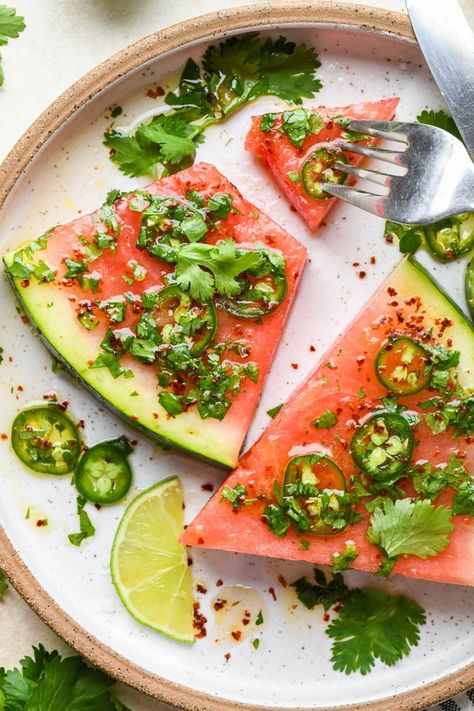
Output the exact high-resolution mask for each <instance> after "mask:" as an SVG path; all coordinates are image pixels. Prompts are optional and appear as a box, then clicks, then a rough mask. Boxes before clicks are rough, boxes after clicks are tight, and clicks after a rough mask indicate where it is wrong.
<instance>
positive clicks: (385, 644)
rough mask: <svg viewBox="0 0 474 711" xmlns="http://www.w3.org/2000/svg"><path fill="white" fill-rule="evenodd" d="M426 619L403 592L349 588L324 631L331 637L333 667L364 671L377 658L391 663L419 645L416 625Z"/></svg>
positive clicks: (347, 671) (421, 623) (419, 608)
mask: <svg viewBox="0 0 474 711" xmlns="http://www.w3.org/2000/svg"><path fill="white" fill-rule="evenodd" d="M425 622H426V617H425V614H424V611H423V609H422V608H421V607H420V605H418V603H416V602H415V601H414V600H410V599H409V598H407V597H404V596H403V595H395V596H392V595H389V594H388V593H387V592H385V591H384V590H379V589H375V588H362V589H354V590H350V591H349V592H348V594H347V595H346V597H345V599H344V602H343V606H342V609H341V610H340V612H339V617H337V618H336V619H335V620H333V621H332V622H331V624H330V625H329V627H328V628H327V630H326V634H327V635H328V636H329V637H331V639H333V640H334V642H333V645H332V657H331V661H332V663H333V666H334V669H335V670H337V671H343V672H345V673H346V674H350V673H351V672H355V671H359V672H360V673H361V674H367V673H368V672H370V671H371V669H372V667H373V666H374V663H375V660H376V659H380V660H381V661H382V662H383V663H384V664H387V665H388V666H392V665H393V664H395V662H397V661H398V660H399V659H401V658H402V657H403V656H404V655H406V654H409V652H410V650H411V647H415V646H416V645H417V644H418V642H419V639H420V636H419V631H418V628H419V626H420V625H423V624H424V623H425Z"/></svg>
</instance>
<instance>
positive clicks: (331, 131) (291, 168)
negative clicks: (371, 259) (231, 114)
mask: <svg viewBox="0 0 474 711" xmlns="http://www.w3.org/2000/svg"><path fill="white" fill-rule="evenodd" d="M398 102H399V99H398V98H396V97H395V98H392V99H381V100H380V101H365V102H363V103H361V104H352V105H350V106H337V107H335V108H327V107H324V106H319V107H317V108H314V109H311V111H312V112H313V113H314V114H316V115H318V116H320V117H321V119H322V121H321V128H320V126H318V129H319V130H318V132H317V133H311V134H309V135H307V136H306V138H305V139H304V141H303V143H302V144H301V146H296V145H294V143H292V142H291V140H290V139H289V138H288V137H287V135H285V134H284V133H282V132H281V130H280V128H281V126H282V114H275V119H274V126H273V128H271V129H270V130H266V131H262V130H261V127H262V118H263V117H262V116H253V117H252V125H251V127H250V130H249V132H248V134H247V138H246V142H245V147H246V149H247V150H248V151H250V152H251V153H253V154H254V155H256V156H257V157H258V158H261V159H262V160H264V161H265V162H266V163H267V165H268V167H269V169H270V171H271V173H272V174H273V177H274V178H275V180H276V182H277V183H278V185H279V186H280V187H281V189H282V190H283V192H284V194H285V195H286V197H287V199H288V200H289V202H290V203H291V205H293V207H294V208H295V209H296V211H297V212H298V213H299V214H300V215H301V217H302V218H303V220H305V222H307V223H308V225H309V227H310V229H311V230H312V231H313V232H314V231H316V230H317V229H318V227H319V225H320V224H321V222H322V221H323V220H324V218H325V217H326V215H327V214H328V213H329V211H330V210H331V208H332V207H333V206H334V205H335V203H336V198H327V197H326V198H323V199H317V198H315V197H311V195H309V194H308V193H307V192H306V190H305V188H304V183H303V180H302V177H301V173H302V167H303V165H304V164H305V163H306V161H307V160H308V158H309V157H310V156H311V154H312V153H313V151H314V150H315V149H317V148H318V147H321V146H327V145H329V146H331V145H335V144H334V141H337V139H340V138H341V134H342V133H343V131H344V125H343V124H341V122H338V119H347V118H353V119H371V120H390V119H392V118H393V117H394V115H395V111H396V109H397V106H398ZM331 117H338V118H337V119H334V118H331ZM264 127H265V126H264ZM372 142H373V141H372ZM365 143H368V141H365ZM345 155H346V158H347V160H348V161H349V162H350V163H351V164H352V165H359V164H360V163H361V162H362V161H363V160H364V158H363V156H360V155H356V154H355V153H346V154H345Z"/></svg>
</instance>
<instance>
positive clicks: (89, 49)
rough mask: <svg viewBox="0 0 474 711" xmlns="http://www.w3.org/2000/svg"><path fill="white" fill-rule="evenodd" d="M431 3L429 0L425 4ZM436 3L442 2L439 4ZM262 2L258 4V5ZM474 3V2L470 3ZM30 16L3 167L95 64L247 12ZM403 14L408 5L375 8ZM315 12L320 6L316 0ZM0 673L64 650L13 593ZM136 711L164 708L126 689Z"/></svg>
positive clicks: (6, 91)
mask: <svg viewBox="0 0 474 711" xmlns="http://www.w3.org/2000/svg"><path fill="white" fill-rule="evenodd" d="M428 1H431V0H426V2H428ZM435 1H438V0H435ZM257 2H259V0H254V2H253V4H255V3H257ZM471 2H472V0H471ZM8 4H13V5H15V6H16V8H17V10H18V12H19V14H22V15H24V16H25V19H26V22H27V29H26V30H25V32H24V33H23V34H22V35H21V37H20V38H19V39H17V40H14V41H12V42H11V43H10V44H9V45H8V47H6V48H4V51H3V52H2V54H3V64H4V69H5V75H6V78H5V85H4V86H3V88H2V89H0V160H1V159H3V158H4V157H5V155H6V154H7V153H8V151H9V150H10V148H11V147H12V146H13V145H14V143H15V141H16V140H17V139H18V138H19V137H20V136H21V134H22V133H23V132H24V131H25V130H26V128H27V127H28V126H29V125H30V124H31V122H32V121H33V120H34V119H35V118H36V117H37V115H38V114H39V113H40V112H41V111H42V110H43V109H44V108H46V107H47V106H48V104H49V103H51V101H53V100H54V99H55V98H56V97H57V96H58V95H59V94H60V93H61V92H62V91H63V90H64V89H66V88H67V87H68V86H69V85H70V84H71V83H73V82H74V81H75V80H76V79H78V78H79V77H80V76H81V75H83V74H84V73H85V72H87V71H89V70H90V69H92V68H93V67H94V66H95V65H96V64H97V63H99V62H101V61H102V60H104V59H106V58H107V57H108V56H110V55H111V54H113V53H114V52H116V51H118V50H120V49H121V48H123V47H125V46H126V45H128V44H130V43H131V42H134V41H135V40H137V39H139V38H140V37H143V36H144V35H146V34H149V33H150V32H153V31H155V30H157V29H160V28H162V27H165V26H166V25H169V24H172V23H174V22H178V21H181V20H184V19H186V18H189V17H192V16H195V15H199V14H202V13H205V12H209V11H212V10H216V9H220V8H224V7H230V6H237V5H243V4H245V3H244V2H239V0H224V1H220V0H174V1H173V2H172V3H169V2H167V1H166V0H16V1H15V0H9V3H8ZM367 4H372V5H379V6H381V7H386V8H390V9H393V10H403V8H404V3H403V0H377V1H375V0H374V1H373V2H371V3H367ZM314 5H315V8H316V7H317V0H314ZM0 630H1V637H0V666H6V667H10V666H12V665H14V664H16V663H17V661H18V659H19V658H20V657H21V656H23V655H24V654H25V653H27V652H29V650H30V648H31V645H32V644H36V643H38V642H39V641H41V642H43V644H45V646H47V647H48V648H50V649H52V648H58V649H65V647H64V645H63V644H62V643H61V641H60V640H59V639H58V638H57V637H56V636H55V635H54V634H53V633H52V632H51V631H50V630H49V629H48V628H47V627H46V626H45V625H44V624H43V623H42V622H41V621H40V620H39V619H38V618H37V617H36V616H35V615H34V613H32V612H31V611H30V610H29V608H28V607H27V606H26V605H25V604H24V603H23V602H22V601H21V600H20V598H19V597H18V596H17V595H16V594H15V593H14V592H13V591H11V590H10V591H9V593H8V594H7V596H6V599H5V602H4V603H3V604H0ZM123 691H124V693H123V694H122V693H121V697H122V698H123V700H124V701H125V702H126V703H127V704H128V705H129V706H130V707H131V708H132V709H133V711H158V710H160V709H164V708H165V707H164V706H163V705H161V704H158V703H157V702H152V701H150V700H147V699H145V698H144V697H142V696H141V695H139V694H137V693H135V692H131V691H128V690H125V689H124V690H123Z"/></svg>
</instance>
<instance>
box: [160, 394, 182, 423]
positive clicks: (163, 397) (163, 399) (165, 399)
mask: <svg viewBox="0 0 474 711" xmlns="http://www.w3.org/2000/svg"><path fill="white" fill-rule="evenodd" d="M158 402H159V403H160V405H161V407H163V408H164V409H165V410H166V412H167V413H168V414H169V415H171V417H176V416H177V415H181V413H182V412H184V407H183V405H182V404H181V401H180V400H179V398H178V397H177V396H176V395H173V393H169V392H161V393H160V394H159V395H158Z"/></svg>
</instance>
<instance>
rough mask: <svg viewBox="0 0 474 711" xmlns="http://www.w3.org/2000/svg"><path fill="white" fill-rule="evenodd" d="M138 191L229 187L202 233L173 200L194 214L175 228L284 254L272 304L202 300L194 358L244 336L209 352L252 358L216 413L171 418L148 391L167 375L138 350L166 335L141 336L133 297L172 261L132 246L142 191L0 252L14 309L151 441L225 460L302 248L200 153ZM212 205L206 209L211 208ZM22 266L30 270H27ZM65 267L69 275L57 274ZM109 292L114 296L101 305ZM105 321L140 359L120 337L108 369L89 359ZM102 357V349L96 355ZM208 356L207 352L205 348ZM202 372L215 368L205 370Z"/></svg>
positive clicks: (167, 224)
mask: <svg viewBox="0 0 474 711" xmlns="http://www.w3.org/2000/svg"><path fill="white" fill-rule="evenodd" d="M143 191H145V194H153V195H161V196H172V200H171V203H172V204H174V202H176V203H177V204H178V205H181V204H182V203H181V202H180V199H181V198H183V196H186V195H188V196H189V195H191V194H192V191H195V193H196V194H197V197H196V195H195V199H196V200H198V201H199V200H201V199H202V200H203V201H204V203H205V202H206V201H209V200H210V198H212V196H215V195H220V196H221V197H222V196H224V197H225V196H227V197H229V196H230V198H231V199H232V206H233V209H232V211H231V212H230V213H229V214H228V215H227V216H226V217H223V216H220V217H219V216H218V219H212V220H210V222H209V225H208V231H207V233H206V234H205V235H204V237H203V236H202V234H197V235H196V234H194V233H193V232H192V230H193V229H195V225H196V224H197V228H198V229H201V227H202V224H203V223H202V222H201V221H200V219H199V213H198V212H196V210H195V211H194V212H192V211H191V212H190V210H189V204H190V203H189V201H188V202H186V199H184V203H183V204H185V205H187V206H188V207H187V210H188V211H187V212H186V213H185V214H186V215H187V214H191V215H195V216H197V217H196V220H197V223H196V220H195V221H194V222H193V221H192V220H191V222H189V223H188V228H187V229H188V232H189V234H190V235H191V237H192V238H193V244H195V243H196V241H195V240H196V239H197V241H198V242H199V243H202V242H203V241H204V242H208V243H210V244H215V243H216V242H219V241H221V240H224V239H228V238H231V239H233V240H234V241H235V242H236V243H239V245H242V246H243V247H247V248H251V247H252V246H255V245H256V244H257V243H258V244H260V245H261V246H262V247H266V248H267V247H268V248H271V249H273V250H279V252H281V253H282V255H283V256H284V259H285V266H284V269H285V275H286V283H287V291H286V295H283V297H282V301H281V303H280V304H279V305H278V306H277V308H275V310H274V311H272V312H271V313H268V314H266V315H265V316H264V317H263V318H260V319H257V318H248V317H246V318H243V317H241V316H236V315H233V313H231V312H230V311H229V310H228V309H227V308H226V306H223V305H220V306H218V307H217V308H214V310H213V313H214V314H215V317H214V318H215V321H214V322H217V330H216V331H215V333H214V335H213V337H212V339H211V341H210V342H209V345H208V347H206V350H205V351H204V353H203V355H202V358H208V356H209V353H210V352H211V349H212V348H214V345H215V344H219V343H222V344H223V343H225V342H226V341H228V342H230V343H231V344H234V345H235V344H236V343H237V342H241V343H242V344H244V345H245V344H247V346H246V348H247V352H244V351H245V348H244V350H241V351H240V352H238V351H237V350H236V349H235V348H234V350H232V347H230V349H229V351H227V349H226V350H225V351H224V352H222V353H221V355H220V358H219V361H220V362H224V363H241V364H242V365H245V364H246V363H247V362H254V363H256V365H257V367H258V379H256V378H255V379H256V382H254V381H253V380H252V379H251V378H250V377H247V376H246V377H245V378H243V379H242V381H241V387H240V392H238V391H237V392H236V393H235V394H233V396H232V398H231V397H230V395H229V399H231V400H232V404H231V405H230V409H228V410H227V412H226V414H225V415H224V416H223V418H222V419H221V420H219V419H216V417H214V416H213V415H210V416H207V417H205V418H203V417H202V416H200V414H199V412H198V407H197V406H196V405H191V406H189V407H186V409H185V411H184V412H181V413H178V414H175V416H173V414H170V411H169V410H168V411H166V410H165V409H164V408H163V407H162V406H161V405H160V402H161V401H160V402H159V400H158V397H159V393H160V391H161V390H163V389H165V390H166V388H167V385H166V384H161V387H160V384H159V383H158V377H159V375H160V368H159V362H160V361H159V360H156V361H154V362H150V360H152V359H153V357H154V353H155V352H157V349H159V348H166V347H167V345H166V344H167V342H166V340H163V339H162V338H161V339H160V336H159V335H155V332H153V328H150V329H148V326H149V325H150V324H148V325H146V324H144V326H143V330H147V331H148V330H149V331H150V334H151V335H149V336H148V335H143V334H141V333H140V332H139V328H140V326H139V319H141V318H142V316H143V315H144V314H146V315H148V316H149V318H150V319H152V320H153V319H155V313H156V312H155V311H154V310H153V309H152V308H151V307H148V306H145V302H144V301H143V299H142V296H143V295H144V294H145V293H148V292H150V291H153V292H155V291H157V290H158V289H161V288H163V287H164V286H166V281H165V279H166V276H167V275H168V274H170V273H171V272H172V271H173V264H170V263H167V262H165V261H162V260H161V259H158V258H157V257H156V256H151V254H149V253H148V251H147V250H146V249H144V248H141V249H139V248H138V247H137V239H138V236H139V234H140V228H141V224H142V213H143V209H144V206H146V205H147V204H148V202H147V201H146V200H145V201H144V203H143V204H140V200H143V198H137V199H135V204H133V200H134V195H133V193H132V194H130V195H124V194H122V195H121V194H117V196H116V199H115V200H114V195H112V196H111V198H110V200H109V201H108V203H106V204H105V205H104V206H103V208H102V209H100V210H98V211H97V212H95V213H93V214H91V215H87V216H84V217H81V218H80V219H77V220H74V221H73V222H71V223H69V224H67V225H63V226H59V227H56V228H54V229H53V230H52V231H51V232H50V233H49V234H48V235H47V236H46V237H44V238H42V239H39V240H37V241H34V242H33V243H29V244H28V245H24V246H23V248H22V249H21V250H17V252H15V253H13V252H11V253H10V254H8V255H6V256H5V257H4V261H5V265H6V267H7V271H8V274H9V276H10V279H11V282H12V284H13V286H14V288H15V290H16V292H17V295H18V297H19V299H20V301H21V304H22V306H23V308H24V309H25V310H26V312H27V314H28V315H29V317H30V319H31V321H32V322H33V323H34V324H35V325H36V327H37V328H38V330H39V333H40V335H41V336H42V338H43V340H44V341H45V343H46V345H47V346H48V347H49V348H50V349H51V350H53V352H54V354H55V355H56V356H57V357H58V358H60V359H61V360H62V361H63V362H64V363H65V364H66V365H67V367H69V368H70V369H71V370H72V371H73V373H74V374H75V375H76V376H78V377H79V378H80V379H81V381H82V382H83V384H85V385H86V386H88V387H89V389H91V391H92V392H93V394H95V395H98V396H99V397H100V398H101V399H102V400H103V402H104V403H105V404H107V405H108V406H109V407H110V408H112V409H113V410H114V411H115V412H117V414H119V415H121V416H122V417H124V418H126V419H127V420H129V421H130V422H131V424H133V425H134V426H136V427H139V428H141V429H142V430H143V431H144V432H145V433H147V434H149V435H151V436H152V437H154V438H156V439H158V441H160V442H163V443H164V444H168V445H172V446H175V447H178V448H181V449H183V450H186V451H189V452H191V453H193V454H195V455H196V456H200V457H203V458H206V459H208V460H211V461H213V462H217V463H221V464H224V465H225V466H227V467H233V466H235V465H236V464H237V461H238V455H239V452H240V450H241V447H242V444H243V442H244V439H245V435H246V433H247V430H248V427H249V425H250V422H251V420H252V417H253V414H254V410H255V407H256V405H257V402H258V399H259V397H260V394H261V391H262V388H263V383H264V380H265V376H266V374H267V372H268V369H269V367H270V363H271V360H272V357H273V354H274V352H275V349H276V347H277V345H278V342H279V340H280V336H281V333H282V330H283V328H284V325H285V322H286V319H287V316H288V313H289V310H290V307H291V304H292V301H293V298H294V296H295V292H296V287H297V284H298V281H299V278H300V275H301V273H302V271H303V268H304V265H305V262H306V250H305V248H304V247H303V246H302V245H301V244H299V242H297V241H296V240H295V239H293V238H292V237H291V236H290V235H289V234H288V233H287V232H285V230H283V229H282V228H281V227H279V226H278V225H277V224H276V223H275V222H273V221H272V220H271V219H270V218H269V217H267V216H266V215H265V214H264V213H263V212H261V211H260V210H258V209H257V208H255V207H254V206H253V205H251V204H250V203H249V202H247V201H246V200H244V199H243V198H242V196H241V195H240V193H239V192H238V190H237V189H236V188H235V187H234V186H233V185H232V184H231V183H230V182H229V181H228V180H227V179H226V178H225V177H224V176H223V175H221V174H220V173H219V172H218V171H217V169H216V168H214V167H213V166H212V165H209V164H207V163H200V164H196V165H194V166H193V167H192V168H189V169H188V170H184V171H182V172H180V173H177V174H176V175H173V176H171V177H168V178H164V179H163V180H160V181H157V182H155V183H152V184H151V185H149V186H148V187H147V188H144V189H142V191H141V194H142V195H143V194H144V192H143ZM196 191H197V192H196ZM174 196H176V198H175V197H174ZM224 202H225V201H224ZM217 207H218V203H215V204H214V208H217ZM170 214H171V213H170ZM212 214H214V213H209V215H210V216H211V217H212ZM216 214H217V213H216ZM152 217H153V215H152ZM165 218H166V216H165V217H163V216H161V217H160V215H158V217H157V218H156V220H157V222H156V224H158V226H160V225H161V224H162V225H163V227H162V228H161V227H157V230H158V232H157V234H158V235H161V234H162V232H160V231H159V230H161V229H162V230H164V232H163V234H165V236H166V234H167V233H166V229H169V228H171V227H173V224H174V223H173V220H175V222H176V221H177V220H178V217H176V216H175V217H173V220H171V219H168V218H166V219H165ZM150 219H151V218H150ZM153 219H155V218H154V217H153ZM160 219H163V222H162V223H160V222H159V221H158V220H160ZM206 219H207V218H206ZM209 219H210V218H209ZM173 229H174V227H173ZM160 239H161V237H160ZM174 239H175V238H174ZM190 239H191V238H190ZM114 240H115V242H116V244H115V245H114ZM172 242H173V240H171V243H172ZM68 264H69V266H68ZM33 267H35V271H34V272H33V273H32V274H31V275H30V271H32V270H33ZM84 268H85V271H84ZM71 269H73V270H75V271H76V272H77V274H78V276H77V277H73V276H71V275H72V274H73V272H72V271H70V270H71ZM68 270H69V271H68ZM66 274H69V275H70V276H69V277H68V278H66V276H65V275H66ZM25 277H28V278H25ZM111 299H112V301H115V302H117V303H116V304H115V306H114V305H113V304H112V305H111V307H110V308H108V307H107V304H108V303H109V301H110V300H111ZM103 304H106V306H105V307H104V306H103ZM107 308H108V310H107ZM104 309H105V311H104ZM114 309H115V312H114ZM151 325H152V326H153V324H151ZM145 327H146V328H145ZM179 328H181V326H179ZM108 329H113V337H114V339H115V340H114V343H113V344H112V346H114V344H115V345H117V344H119V345H120V343H122V342H124V341H120V343H119V341H117V338H125V337H131V338H135V337H136V336H137V334H138V335H140V342H138V341H136V343H137V345H139V346H140V348H141V349H148V350H147V353H150V352H151V358H150V359H149V360H148V361H145V360H144V355H146V353H145V352H144V351H143V353H144V355H143V356H142V355H140V358H141V360H137V359H136V358H133V357H132V356H131V355H130V353H131V352H132V348H131V347H129V349H128V350H127V349H126V348H124V349H123V351H124V352H125V355H121V357H120V361H119V363H117V362H115V361H114V360H113V359H112V360H111V365H110V366H109V367H94V366H95V362H96V359H97V357H98V356H99V355H102V354H103V353H104V351H103V348H102V347H101V343H102V342H103V339H104V336H105V335H106V332H107V330H108ZM155 331H156V330H155ZM119 332H120V333H119ZM116 333H117V334H118V335H117V338H115V334H116ZM121 334H122V335H121ZM163 334H164V331H163ZM163 334H162V335H163ZM163 338H164V335H163ZM153 339H155V341H156V343H155V342H153ZM168 340H169V339H168ZM169 342H170V343H173V341H169ZM133 343H135V341H133ZM108 355H109V352H107V353H106V356H108ZM213 355H214V357H215V353H214V351H213ZM147 357H148V356H147ZM109 360H110V359H109ZM205 362H206V363H207V362H208V361H205ZM209 363H210V361H209ZM209 367H210V366H209ZM223 367H225V365H224V366H223ZM166 377H168V376H166ZM180 377H181V376H180ZM209 377H215V373H212V374H210V375H209ZM183 378H185V376H183ZM168 379H170V378H168ZM221 382H223V380H222V381H221ZM182 384H183V380H179V381H178V380H176V381H173V380H171V385H172V386H174V387H175V388H178V386H182ZM230 385H232V383H231V384H230ZM168 387H171V386H168ZM183 387H184V386H183ZM229 387H230V386H229ZM166 391H167V392H168V391H169V390H166ZM175 392H176V389H175ZM177 392H178V393H179V392H181V391H180V390H177Z"/></svg>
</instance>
